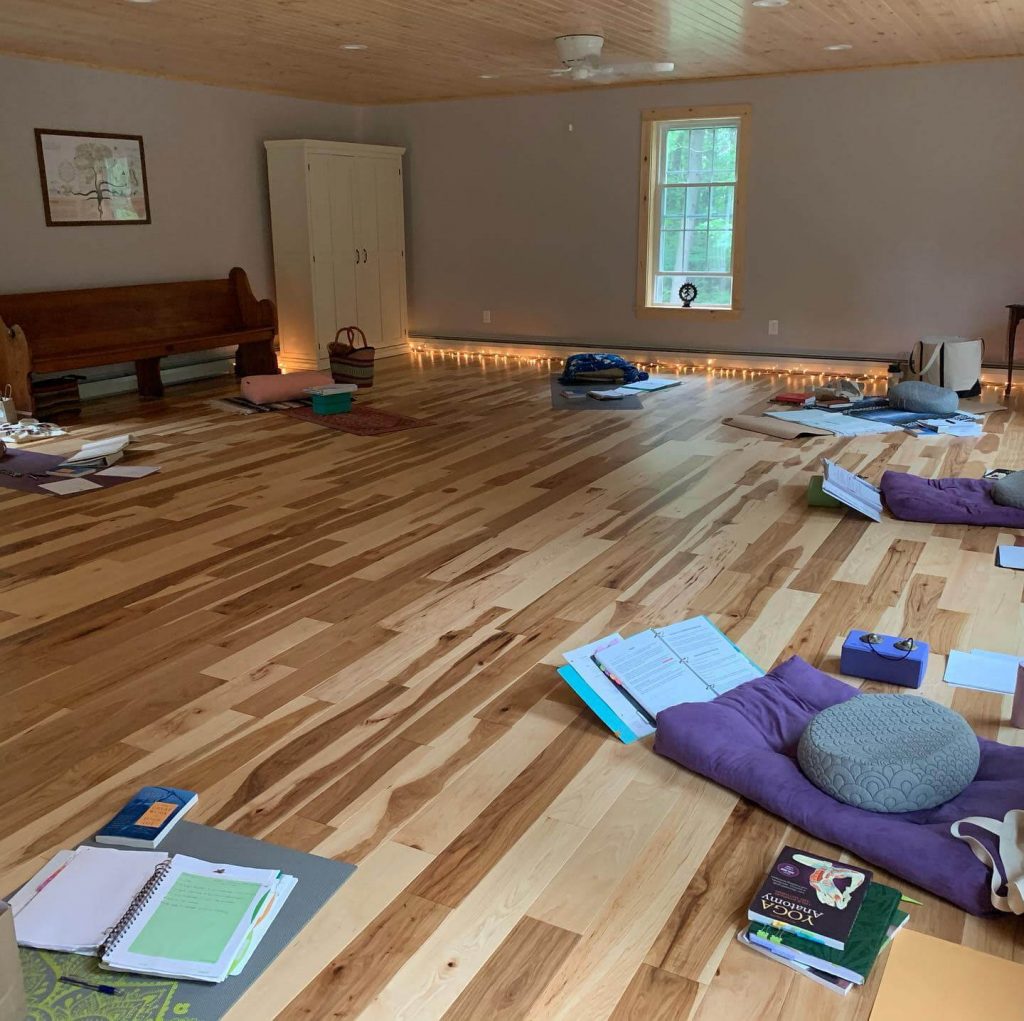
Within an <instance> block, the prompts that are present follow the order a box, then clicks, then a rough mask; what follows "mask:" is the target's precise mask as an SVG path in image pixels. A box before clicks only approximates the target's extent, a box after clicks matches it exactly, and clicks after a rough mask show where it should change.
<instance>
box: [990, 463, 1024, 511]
mask: <svg viewBox="0 0 1024 1021" xmlns="http://www.w3.org/2000/svg"><path fill="white" fill-rule="evenodd" d="M992 499H993V500H995V502H996V503H1001V504H1002V505H1003V506H1004V507H1019V508H1020V509H1021V510H1024V472H1010V474H1009V475H1004V476H1003V477H1002V478H1001V479H996V481H995V482H993V483H992Z"/></svg>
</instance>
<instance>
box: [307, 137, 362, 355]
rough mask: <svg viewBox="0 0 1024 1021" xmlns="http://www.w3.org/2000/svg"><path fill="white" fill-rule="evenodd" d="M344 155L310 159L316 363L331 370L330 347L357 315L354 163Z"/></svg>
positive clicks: (312, 157)
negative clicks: (353, 215)
mask: <svg viewBox="0 0 1024 1021" xmlns="http://www.w3.org/2000/svg"><path fill="white" fill-rule="evenodd" d="M354 162H355V161H354V160H352V159H351V158H349V157H345V156H328V155H313V156H311V157H310V160H309V213H310V221H311V222H310V227H311V232H312V238H313V310H314V319H315V323H316V359H317V366H318V367H319V368H326V367H327V365H328V355H327V347H328V345H329V344H330V343H331V341H332V340H334V335H335V334H336V333H337V331H338V328H339V327H341V326H348V325H350V323H351V322H353V321H354V319H355V315H356V268H357V267H356V244H355V235H354V225H353V221H352V164H353V163H354Z"/></svg>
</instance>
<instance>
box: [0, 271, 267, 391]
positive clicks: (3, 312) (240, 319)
mask: <svg viewBox="0 0 1024 1021" xmlns="http://www.w3.org/2000/svg"><path fill="white" fill-rule="evenodd" d="M276 332H277V312H276V310H275V309H274V303H273V302H272V301H269V300H267V299H264V300H263V301H257V300H256V298H255V297H253V293H252V290H251V288H250V287H249V279H248V277H247V276H246V275H245V270H243V269H239V268H238V267H236V268H235V269H233V270H232V271H231V273H230V274H229V275H228V277H227V279H226V280H224V279H221V280H185V281H181V282H176V283H168V284H138V285H133V286H130V287H95V288H90V289H88V290H81V291H39V292H35V293H31V294H5V295H0V386H4V385H7V384H8V383H9V384H10V385H11V387H12V389H13V393H14V404H15V407H17V408H18V409H19V410H20V411H32V410H33V409H34V401H33V399H32V386H31V380H30V373H32V372H60V371H63V370H65V369H83V368H87V367H89V366H94V365H114V364H116V363H118V362H134V363H135V375H136V378H137V379H138V383H139V393H140V394H142V395H143V396H145V397H161V396H163V383H162V382H161V380H160V359H161V358H163V357H165V356H166V355H171V354H182V353H184V352H188V351H205V350H209V349H210V348H218V347H229V346H234V345H236V344H237V345H238V353H237V355H236V357H235V372H236V374H237V375H239V376H249V375H258V374H261V373H271V372H277V371H278V369H277V356H276V355H275V354H274V335H275V333H276Z"/></svg>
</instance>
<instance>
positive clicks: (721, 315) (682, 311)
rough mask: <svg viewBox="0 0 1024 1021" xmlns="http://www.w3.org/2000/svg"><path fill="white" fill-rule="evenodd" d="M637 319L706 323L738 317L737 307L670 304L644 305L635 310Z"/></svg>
mask: <svg viewBox="0 0 1024 1021" xmlns="http://www.w3.org/2000/svg"><path fill="white" fill-rule="evenodd" d="M635 311H636V317H637V319H683V318H685V319H688V320H691V321H693V322H698V323H706V322H714V321H715V320H728V319H739V317H740V310H739V309H738V308H683V307H682V306H681V305H680V306H678V307H675V306H672V305H644V306H641V307H639V308H637V309H636V310H635Z"/></svg>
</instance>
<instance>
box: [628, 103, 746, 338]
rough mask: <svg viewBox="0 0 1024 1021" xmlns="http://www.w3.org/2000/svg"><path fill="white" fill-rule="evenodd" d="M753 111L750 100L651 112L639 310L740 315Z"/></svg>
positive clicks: (644, 159) (644, 313) (646, 135)
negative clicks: (693, 291) (688, 292)
mask: <svg viewBox="0 0 1024 1021" xmlns="http://www.w3.org/2000/svg"><path fill="white" fill-rule="evenodd" d="M749 118H750V108H749V107H745V106H733V107H689V108H686V109H683V110H649V111H647V112H646V113H645V114H644V120H643V152H642V163H641V202H640V259H639V272H638V275H637V315H639V316H689V317H692V318H732V317H735V316H737V315H738V314H739V307H740V306H739V298H740V285H741V270H742V264H743V212H744V202H743V186H744V184H745V181H744V176H745V175H744V157H745V155H746V143H747V137H746V136H747V122H748V120H749ZM684 283H691V284H693V285H694V286H695V287H696V288H697V297H696V298H695V299H693V304H692V306H691V307H690V308H685V307H684V306H683V303H682V300H681V299H680V297H679V288H680V287H681V286H682V285H683V284H684Z"/></svg>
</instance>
